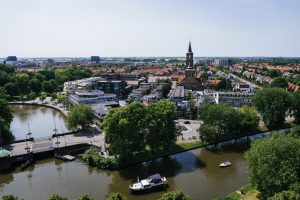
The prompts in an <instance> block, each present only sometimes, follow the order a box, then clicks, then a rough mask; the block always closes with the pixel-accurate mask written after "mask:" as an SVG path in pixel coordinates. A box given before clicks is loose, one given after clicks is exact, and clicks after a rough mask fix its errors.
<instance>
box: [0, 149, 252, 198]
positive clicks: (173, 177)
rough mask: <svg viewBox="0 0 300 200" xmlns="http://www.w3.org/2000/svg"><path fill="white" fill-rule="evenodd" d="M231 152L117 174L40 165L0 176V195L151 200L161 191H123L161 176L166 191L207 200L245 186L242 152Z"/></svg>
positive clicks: (194, 154)
mask: <svg viewBox="0 0 300 200" xmlns="http://www.w3.org/2000/svg"><path fill="white" fill-rule="evenodd" d="M230 149H231V150H228V149H227V150H226V151H212V150H208V149H206V148H201V149H196V150H192V151H188V152H184V153H180V154H177V155H173V156H171V157H169V158H160V159H156V160H154V161H150V162H145V163H142V164H137V165H134V166H131V167H128V168H125V169H121V170H118V171H109V170H100V169H96V168H93V167H89V166H87V165H85V164H83V163H81V162H80V160H76V161H74V162H62V161H59V160H56V159H46V160H40V161H37V162H36V163H35V165H34V166H32V167H29V168H27V169H26V170H25V171H21V170H20V169H19V167H17V168H15V169H13V170H11V171H8V172H1V173H0V194H7V193H12V194H15V195H19V197H22V198H25V199H26V200H31V199H39V200H43V199H45V200H46V199H47V197H48V196H49V195H50V194H51V193H53V192H57V193H59V194H61V195H65V196H67V197H68V198H69V199H75V198H76V197H78V196H80V195H82V194H84V193H87V194H89V195H91V196H93V197H95V198H96V199H99V200H102V199H104V197H105V195H107V194H108V193H110V192H122V193H124V194H126V196H127V197H128V199H129V200H137V199H139V200H155V199H157V198H158V197H160V196H161V195H162V194H163V191H159V192H154V193H148V194H143V195H132V194H130V192H129V190H128V185H129V184H130V183H132V182H134V181H135V180H136V179H137V177H138V176H139V178H140V179H142V178H145V177H147V176H149V175H151V174H155V173H160V174H162V175H164V176H166V177H167V180H168V184H169V188H168V189H167V191H172V190H174V189H176V188H178V189H181V190H183V191H184V192H185V193H187V194H189V195H191V197H192V198H193V199H194V200H197V199H204V200H205V199H212V198H214V197H218V196H224V195H226V194H228V193H231V192H233V191H235V190H236V189H238V188H240V187H242V186H243V185H245V184H246V182H247V170H246V166H245V160H244V158H243V151H240V150H235V149H234V148H230ZM225 160H229V161H230V162H232V166H231V167H228V168H219V167H218V165H219V163H221V162H223V161H225ZM0 196H1V195H0Z"/></svg>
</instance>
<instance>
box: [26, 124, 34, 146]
mask: <svg viewBox="0 0 300 200" xmlns="http://www.w3.org/2000/svg"><path fill="white" fill-rule="evenodd" d="M27 125H28V133H26V139H25V141H26V147H25V150H27V151H29V149H30V148H29V147H28V143H27V135H28V136H29V138H30V135H31V134H32V133H31V132H30V128H29V122H28V124H27Z"/></svg>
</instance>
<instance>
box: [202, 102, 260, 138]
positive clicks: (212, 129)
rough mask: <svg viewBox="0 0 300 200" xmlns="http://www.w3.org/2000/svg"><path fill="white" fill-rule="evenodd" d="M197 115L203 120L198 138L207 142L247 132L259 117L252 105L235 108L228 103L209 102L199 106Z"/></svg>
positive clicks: (253, 129)
mask: <svg viewBox="0 0 300 200" xmlns="http://www.w3.org/2000/svg"><path fill="white" fill-rule="evenodd" d="M199 115H200V119H201V120H202V121H203V125H201V126H200V128H199V134H200V138H201V140H203V141H207V142H209V143H211V142H218V141H220V140H223V139H227V138H232V137H238V136H243V135H245V134H249V133H251V132H254V131H256V130H257V128H258V125H259V117H258V115H257V112H256V110H255V109H254V108H252V107H242V108H240V109H235V108H233V107H232V106H230V105H228V104H211V105H205V106H203V107H201V108H200V109H199Z"/></svg>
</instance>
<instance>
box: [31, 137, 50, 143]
mask: <svg viewBox="0 0 300 200" xmlns="http://www.w3.org/2000/svg"><path fill="white" fill-rule="evenodd" d="M43 140H49V141H51V140H52V137H51V136H45V137H38V138H34V142H38V141H43Z"/></svg>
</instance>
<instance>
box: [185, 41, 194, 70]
mask: <svg viewBox="0 0 300 200" xmlns="http://www.w3.org/2000/svg"><path fill="white" fill-rule="evenodd" d="M193 55H194V53H193V52H192V46H191V41H190V42H189V49H188V52H187V53H186V60H185V61H186V67H187V68H193V67H194V57H193Z"/></svg>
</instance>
